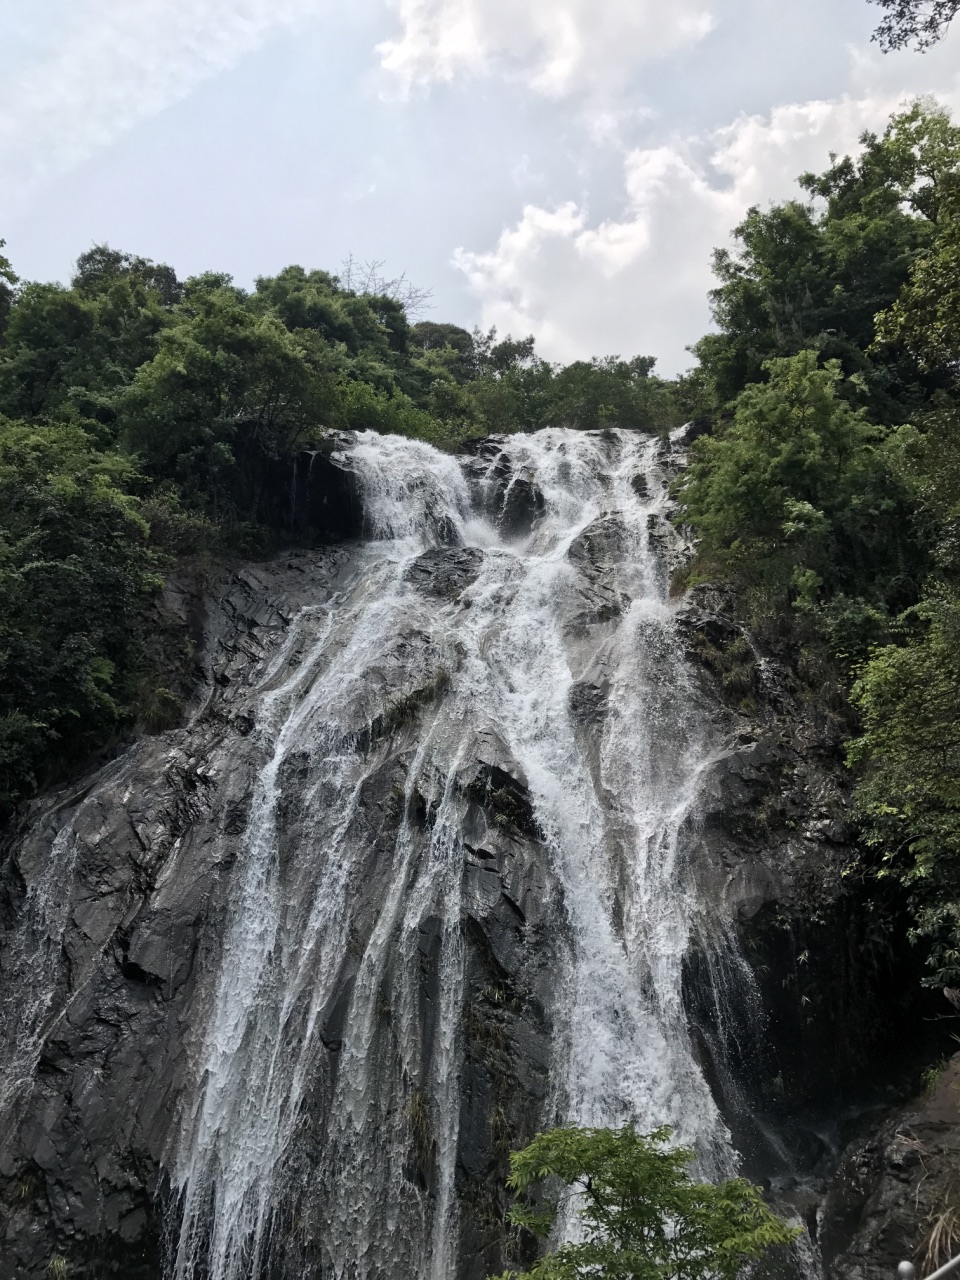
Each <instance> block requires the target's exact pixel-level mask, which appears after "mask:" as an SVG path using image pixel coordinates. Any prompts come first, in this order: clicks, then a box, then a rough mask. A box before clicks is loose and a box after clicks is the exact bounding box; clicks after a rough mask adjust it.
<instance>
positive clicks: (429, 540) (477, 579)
mask: <svg viewBox="0 0 960 1280" xmlns="http://www.w3.org/2000/svg"><path fill="white" fill-rule="evenodd" d="M662 448H663V446H662V445H661V443H660V442H659V441H657V440H654V439H651V438H650V437H647V436H644V435H641V434H638V433H634V432H628V431H619V430H610V431H605V432H602V433H601V432H585V433H578V432H572V431H565V430H552V429H551V430H545V431H540V432H538V433H537V434H535V435H529V436H513V437H509V438H505V439H502V440H498V441H496V442H495V443H494V444H493V445H491V446H490V447H489V448H488V450H487V452H485V453H481V454H480V455H479V456H477V457H472V458H453V457H450V456H448V455H444V454H441V453H439V452H437V451H436V450H434V449H432V448H431V447H429V446H428V445H426V444H423V443H420V442H415V441H409V440H404V439H401V438H398V437H389V436H378V435H375V434H373V433H370V432H367V433H362V434H359V435H357V436H356V437H354V438H350V439H349V440H347V441H345V442H344V443H343V445H342V449H341V454H340V457H339V461H340V463H341V464H342V465H343V466H346V467H347V468H349V469H350V470H351V471H352V472H353V473H354V474H355V477H356V482H357V484H358V486H359V489H360V491H361V493H362V499H363V508H364V513H365V521H366V526H367V530H368V533H369V540H368V541H366V542H365V543H364V544H363V546H362V547H361V548H360V549H359V550H358V552H357V555H356V557H355V558H354V559H353V560H352V562H351V567H350V568H349V571H347V572H345V574H344V577H343V580H342V581H341V582H340V583H339V584H338V588H339V589H338V594H337V595H336V596H335V597H334V599H333V600H331V601H328V602H326V603H324V604H322V605H317V606H315V607H308V608H306V609H305V610H304V611H303V612H302V613H301V615H300V616H299V617H298V618H297V619H296V620H295V621H294V623H293V624H292V626H291V628H290V632H289V635H288V637H287V640H286V644H285V646H284V647H283V649H282V651H281V652H280V653H279V654H278V655H277V657H276V658H275V660H274V661H273V662H272V664H271V665H270V667H269V669H268V670H267V671H266V672H265V674H264V677H263V679H262V681H261V684H260V687H259V689H258V690H257V691H256V695H255V720H256V727H255V729H254V739H255V747H256V750H257V752H258V753H259V759H260V761H261V764H260V769H259V776H258V780H257V783H256V787H255V791H254V794H253V795H252V797H251V798H250V801H249V804H248V808H247V814H248V816H247V819H246V825H245V828H244V829H243V831H242V833H241V834H240V835H239V836H232V837H229V843H230V856H231V862H232V865H231V869H230V872H229V874H230V875H231V877H232V880H231V884H232V888H231V900H232V916H231V919H230V922H229V926H228V931H227V936H226V939H225V942H224V947H223V954H222V960H221V963H220V971H219V975H218V976H217V977H216V980H215V990H214V991H213V994H212V1000H211V1012H210V1015H209V1023H208V1025H207V1026H206V1028H205V1032H204V1037H203V1043H202V1046H201V1048H200V1051H199V1054H198V1060H197V1063H196V1070H195V1072H194V1078H195V1085H194V1087H193V1090H192V1092H189V1093H188V1096H187V1097H186V1098H185V1099H184V1102H183V1110H182V1115H181V1117H180V1129H179V1137H178V1139H177V1145H176V1150H175V1151H174V1152H173V1155H172V1157H171V1161H170V1172H171V1180H172V1183H173V1186H174V1189H175V1191H176V1193H177V1197H178V1207H179V1212H180V1214H181V1218H180V1228H179V1239H178V1241H177V1242H176V1246H175V1250H174V1260H173V1264H172V1278H173V1280H196V1278H197V1277H199V1276H201V1275H203V1276H204V1277H209V1280H249V1278H250V1277H255V1276H259V1275H260V1274H261V1273H263V1272H264V1270H265V1268H266V1266H267V1260H268V1258H269V1254H270V1250H271V1248H272V1245H273V1242H274V1241H275V1240H276V1238H277V1237H278V1236H279V1235H282V1234H283V1233H285V1232H298V1233H300V1235H301V1236H302V1237H303V1238H304V1239H309V1240H310V1241H312V1242H313V1247H315V1249H316V1250H317V1251H318V1253H319V1256H321V1257H322V1259H323V1274H324V1276H327V1275H329V1276H331V1277H336V1278H337V1280H374V1278H375V1277H383V1278H385V1277H400V1276H410V1277H413V1276H417V1277H429V1280H450V1278H451V1277H453V1276H455V1275H456V1274H457V1269H458V1264H457V1257H458V1225H459V1224H458V1199H457V1153H458V1142H459V1137H460V1135H459V1132H458V1125H459V1117H460V1114H461V1101H462V1099H461V1058H462V1050H463V1038H464V1028H463V1004H464V981H465V979H464V965H465V958H464V957H465V950H464V948H465V943H464V928H463V911H464V904H463V874H464V872H463V868H464V859H465V857H466V855H467V852H468V836H467V835H465V828H464V821H465V814H466V812H467V809H468V804H469V795H468V792H469V785H468V784H469V781H470V779H471V777H472V776H473V774H471V770H473V771H474V773H475V771H476V761H477V759H478V758H479V755H480V754H482V752H483V751H485V750H487V746H488V744H489V743H491V742H492V743H495V744H496V749H497V751H499V752H500V753H501V754H502V756H503V757H504V758H507V759H509V760H510V761H512V762H513V768H514V773H515V774H516V775H517V776H519V777H521V778H522V783H523V786H524V787H526V788H527V790H528V792H529V796H530V799H531V802H532V806H533V813H534V816H535V823H536V828H537V835H538V838H539V840H540V841H541V844H542V849H543V858H544V860H545V867H546V868H547V870H548V871H549V874H550V876H551V877H553V880H554V881H555V882H556V884H557V886H558V892H559V895H560V899H561V901H562V911H561V916H560V919H559V921H558V926H557V927H558V931H559V933H560V935H561V937H560V943H559V950H558V954H561V955H562V957H563V963H562V966H561V970H562V971H558V972H557V973H556V975H555V999H554V1009H553V1011H552V1025H553V1044H552V1050H551V1064H550V1078H551V1087H550V1091H549V1096H548V1098H547V1100H546V1102H545V1105H544V1114H543V1115H542V1116H541V1117H540V1118H539V1119H540V1122H541V1123H542V1124H550V1123H554V1122H557V1121H564V1120H569V1121H574V1122H579V1123H584V1124H591V1125H606V1124H611V1125H619V1124H622V1123H624V1122H627V1121H633V1122H635V1123H636V1124H637V1125H638V1126H639V1127H640V1129H641V1130H644V1129H651V1128H653V1127H655V1126H656V1125H659V1124H664V1123H667V1124H670V1125H672V1126H673V1127H674V1130H675V1133H676V1136H677V1138H678V1139H679V1140H681V1141H684V1142H689V1143H691V1144H692V1145H693V1146H694V1147H695V1148H696V1150H697V1153H698V1157H699V1163H700V1167H701V1169H703V1170H704V1171H705V1172H707V1173H718V1172H723V1171H727V1170H729V1168H730V1161H731V1152H730V1147H729V1139H728V1135H727V1133H726V1130H725V1128H724V1125H723V1123H722V1121H721V1119H720V1117H719V1114H718V1112H717V1109H716V1106H715V1104H714V1101H713V1099H712V1097H711V1094H710V1090H709V1088H708V1087H707V1085H706V1083H705V1081H704V1079H703V1076H702V1074H701V1071H700V1069H699V1067H698V1065H697V1063H696V1061H695V1058H694V1054H693V1051H692V1048H691V1044H690V1040H689V1037H688V1033H687V1028H686V1024H685V1018H684V1012H683V1008H682V1003H681V968H682V962H683V958H684V954H685V952H686V951H687V949H688V946H689V943H690V941H691V937H692V934H693V931H694V930H695V929H698V928H701V927H704V913H705V908H703V907H702V906H701V905H700V904H699V903H698V899H697V894H696V892H695V888H694V878H693V876H692V873H691V867H690V856H689V853H690V846H691V841H692V840H695V836H693V837H692V836H691V832H693V831H694V829H695V816H696V806H697V796H698V786H699V783H700V779H701V777H702V775H703V774H704V771H705V770H706V769H707V768H708V767H709V765H710V764H711V762H712V760H713V759H714V758H715V752H716V744H715V742H714V741H713V737H712V733H711V728H710V724H709V721H708V718H707V716H706V713H705V712H704V711H703V709H702V706H701V703H700V700H699V699H698V697H697V695H696V692H695V690H694V688H693V685H692V682H691V678H690V676H689V674H688V672H687V669H686V666H685V662H684V658H683V653H682V646H681V644H680V641H679V639H678V635H677V632H676V629H675V621H674V605H673V604H672V603H671V601H670V599H669V590H668V586H669V584H668V577H669V555H670V547H671V544H673V543H674V542H675V540H676V535H675V533H674V532H673V530H672V529H671V527H670V525H669V523H668V521H667V519H666V515H667V506H668V497H667V488H666V479H665V475H664V470H663V462H662ZM524 502H525V503H526V505H527V511H526V517H525V519H523V520H520V521H519V524H518V522H517V521H516V520H514V519H513V518H512V517H511V518H510V519H508V518H507V514H508V513H509V512H510V511H513V510H514V509H516V508H518V507H522V506H523V503H524ZM445 558H446V559H447V560H450V561H451V562H453V561H455V562H456V564H457V565H460V566H461V567H463V566H465V568H464V569H463V573H462V574H461V579H460V580H459V581H458V585H457V587H456V590H454V589H450V590H445V591H441V590H438V591H434V592H432V593H429V592H424V591H422V590H420V589H419V588H418V585H417V574H418V572H419V570H420V568H422V567H424V566H427V567H429V566H430V565H433V564H435V563H439V564H442V563H443V562H444V560H445ZM585 691H586V693H585ZM586 695H589V697H590V698H592V699H593V701H594V704H595V709H596V714H595V715H593V718H592V719H590V718H589V717H585V716H584V714H582V710H581V709H578V708H579V704H580V702H581V701H582V699H583V697H584V696H586ZM398 733H399V734H405V735H407V739H408V740H409V741H408V745H407V747H406V749H405V750H404V752H403V754H402V758H401V759H400V762H399V764H397V765H396V773H395V777H394V781H393V785H392V791H391V792H390V793H389V794H387V795H386V796H385V797H384V799H383V801H382V807H383V813H384V814H385V815H387V814H388V811H389V815H390V820H389V821H388V820H387V818H386V816H385V817H384V819H383V821H382V822H381V823H380V824H379V825H377V824H375V823H373V822H372V821H371V816H370V814H371V809H370V806H369V805H368V804H365V803H362V802H361V800H362V797H364V796H365V795H366V794H367V792H368V790H369V789H370V787H371V786H372V785H373V783H372V779H373V777H374V773H375V771H376V770H377V769H379V768H381V767H382V765H383V755H382V752H380V745H379V744H381V743H382V742H383V741H384V740H385V739H387V738H389V737H390V735H391V734H398ZM223 838H224V841H225V842H226V841H227V840H228V837H226V836H224V837H223ZM425 956H426V957H428V959H429V964H430V965H431V966H433V969H431V972H435V986H434V988H433V996H432V997H431V1002H430V1009H429V1010H428V1013H426V1014H425V1012H424V1008H423V999H422V973H423V968H424V965H425V964H426V963H427V960H425ZM412 1165H416V1166H417V1169H418V1170H419V1173H417V1174H416V1176H414V1174H413V1173H411V1166H412ZM305 1178H310V1179H313V1180H315V1181H316V1184H317V1186H318V1187H320V1188H321V1190H322V1206H323V1208H322V1212H320V1213H319V1214H317V1215H315V1216H314V1217H309V1215H308V1219H309V1220H307V1219H305V1220H299V1221H297V1222H291V1221H290V1220H289V1215H288V1209H287V1206H288V1204H289V1203H293V1202H295V1201H296V1199H297V1195H296V1192H297V1188H298V1187H300V1186H302V1183H303V1180H304V1179H305Z"/></svg>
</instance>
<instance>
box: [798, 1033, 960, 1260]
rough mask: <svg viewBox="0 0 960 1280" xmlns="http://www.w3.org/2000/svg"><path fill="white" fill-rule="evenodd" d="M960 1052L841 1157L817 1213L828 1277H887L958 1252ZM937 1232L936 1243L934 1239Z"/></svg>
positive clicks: (946, 1258) (950, 1256)
mask: <svg viewBox="0 0 960 1280" xmlns="http://www.w3.org/2000/svg"><path fill="white" fill-rule="evenodd" d="M958 1169H960V1055H954V1057H953V1058H952V1059H951V1060H950V1061H949V1063H948V1064H946V1065H945V1068H944V1069H943V1071H942V1072H941V1074H940V1075H939V1077H938V1078H937V1079H936V1080H935V1081H934V1082H933V1083H932V1085H931V1087H930V1088H929V1089H928V1090H927V1092H926V1093H925V1094H924V1095H923V1096H921V1097H920V1098H918V1099H915V1100H914V1101H913V1102H912V1103H911V1104H909V1105H908V1106H907V1107H902V1108H898V1109H897V1110H895V1111H894V1112H893V1113H892V1114H890V1115H888V1116H887V1117H886V1118H885V1119H884V1120H883V1123H882V1124H880V1125H879V1127H876V1126H874V1127H872V1130H871V1131H868V1133H867V1134H866V1136H863V1137H859V1138H858V1139H856V1140H855V1141H854V1142H853V1143H851V1144H850V1146H849V1147H848V1148H847V1150H846V1151H845V1152H844V1154H843V1157H842V1159H841V1160H840V1163H839V1167H838V1169H837V1172H836V1174H835V1176H834V1178H833V1180H832V1183H831V1186H830V1190H829V1192H828V1194H827V1196H826V1198H825V1200H824V1202H823V1206H822V1209H821V1218H822V1223H823V1225H822V1228H821V1247H822V1252H823V1256H824V1262H825V1264H826V1267H825V1270H826V1277H827V1280H889V1277H891V1276H895V1275H896V1273H897V1266H898V1264H899V1263H900V1262H902V1261H904V1260H913V1261H915V1262H916V1263H917V1266H918V1270H920V1268H921V1264H925V1266H924V1267H923V1270H921V1274H923V1271H924V1270H925V1271H929V1270H930V1269H932V1268H936V1267H938V1266H941V1265H942V1264H943V1263H945V1262H947V1261H948V1260H949V1259H950V1258H952V1257H954V1256H955V1255H956V1253H957V1252H958V1240H957V1235H956V1230H957V1227H956V1223H957V1216H958V1214H960V1177H958ZM938 1227H939V1239H938Z"/></svg>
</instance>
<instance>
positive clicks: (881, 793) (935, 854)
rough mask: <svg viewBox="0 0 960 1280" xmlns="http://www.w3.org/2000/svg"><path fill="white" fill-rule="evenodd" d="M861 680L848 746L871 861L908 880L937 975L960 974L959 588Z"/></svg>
mask: <svg viewBox="0 0 960 1280" xmlns="http://www.w3.org/2000/svg"><path fill="white" fill-rule="evenodd" d="M899 630H900V633H901V639H902V640H903V641H904V642H903V643H901V644H898V645H887V646H885V647H884V648H882V649H879V650H876V651H875V652H874V653H873V655H872V657H871V659H870V661H869V662H868V663H867V664H866V665H865V666H864V667H863V669H862V671H861V674H860V678H859V679H858V680H857V682H856V684H855V685H854V688H853V700H854V702H855V704H856V705H857V707H858V708H859V710H860V712H861V715H862V717H863V732H862V734H861V735H860V736H859V737H858V738H857V739H856V740H855V741H854V742H853V743H852V745H851V747H850V762H851V764H853V765H855V766H857V767H858V769H859V770H860V773H861V781H860V784H859V787H858V790H857V802H858V806H859V809H860V812H861V814H862V816H863V819H864V824H865V831H866V838H867V841H868V844H869V846H870V847H871V848H872V849H873V850H874V853H875V857H876V862H875V863H874V864H873V869H874V870H875V871H877V872H878V873H879V874H880V875H881V876H893V877H895V878H896V879H898V880H900V881H901V882H902V883H903V884H904V885H905V886H906V888H907V891H908V894H909V903H910V906H911V908H912V911H913V914H914V927H913V930H912V937H913V938H914V940H915V941H919V942H922V943H923V945H924V946H925V949H926V951H927V963H928V966H929V968H930V976H929V978H928V979H927V982H928V984H929V985H933V986H943V985H956V984H957V983H960V598H958V597H957V596H956V594H955V593H953V592H944V593H942V594H940V595H938V596H935V597H933V598H931V599H929V600H927V601H925V602H924V603H923V604H921V605H919V606H917V607H916V608H915V609H914V610H912V611H911V612H910V613H909V614H907V615H905V616H904V618H903V619H902V620H901V623H900V628H899Z"/></svg>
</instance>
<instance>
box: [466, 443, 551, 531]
mask: <svg viewBox="0 0 960 1280" xmlns="http://www.w3.org/2000/svg"><path fill="white" fill-rule="evenodd" d="M463 452H465V453H466V454H468V456H469V457H470V458H471V459H472V462H471V463H468V473H469V474H470V476H471V478H472V480H473V482H474V490H475V495H476V500H477V502H478V505H479V506H480V507H481V508H482V509H483V510H484V511H485V512H486V513H487V515H488V516H489V517H490V518H491V519H492V520H493V522H494V523H495V524H496V526H497V528H498V530H499V532H500V534H501V536H502V537H504V538H525V537H527V536H528V535H529V534H530V533H531V532H532V531H533V529H534V528H535V527H536V524H537V521H538V520H539V519H540V517H541V516H542V515H543V512H544V509H545V503H544V497H543V494H542V493H541V491H540V489H539V487H538V486H537V484H536V483H535V482H534V480H533V479H532V477H530V476H529V475H523V474H517V473H515V472H514V470H513V464H512V462H511V460H510V458H509V457H508V455H507V454H506V453H505V452H504V451H503V446H502V444H501V443H500V441H499V440H497V439H496V438H488V439H484V440H470V441H467V443H466V444H465V445H464V446H463Z"/></svg>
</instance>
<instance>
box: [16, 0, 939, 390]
mask: <svg viewBox="0 0 960 1280" xmlns="http://www.w3.org/2000/svg"><path fill="white" fill-rule="evenodd" d="M880 16H881V10H879V9H878V8H877V7H876V5H873V4H868V3H867V2H866V0H669V3H667V2H666V0H522V2H520V0H350V3H346V2H345V0H339V2H338V0H31V3H30V4H29V5H27V4H25V3H23V2H22V0H0V237H2V238H4V239H5V240H6V241H7V247H6V249H5V250H4V252H5V253H6V254H7V255H8V257H9V258H10V259H11V261H12V264H13V266H14V268H15V269H16V270H17V272H18V273H19V275H20V276H21V277H22V278H24V279H40V280H61V281H64V282H66V281H68V280H69V277H70V274H71V268H72V264H73V262H74V261H75V259H76V257H77V256H78V254H80V253H82V252H84V251H85V250H86V249H88V248H90V246H91V245H94V244H99V243H104V242H105V243H108V244H110V245H111V246H113V247H114V248H116V249H122V250H125V251H127V252H131V253H136V254H140V255H142V256H144V257H149V258H153V259H155V260H157V261H163V262H168V263H170V265H172V266H173V267H174V268H175V269H176V270H177V273H178V274H179V275H180V276H181V277H185V276H188V275H191V274H194V273H197V272H200V271H206V270H212V271H225V272H229V273H230V274H232V275H233V277H234V279H235V280H236V281H237V283H238V284H241V285H243V286H245V287H249V286H251V285H252V283H253V281H254V280H255V279H256V277H257V276H259V275H270V274H272V273H274V272H276V271H278V270H279V269H280V268H282V267H284V266H286V265H288V264H289V263H291V262H298V263H300V264H302V265H303V266H305V267H322V268H324V269H326V270H329V271H334V272H336V271H338V270H340V268H341V264H342V263H343V262H344V261H345V260H346V259H347V258H348V257H350V256H352V257H353V259H354V260H355V261H357V262H365V261H376V262H381V263H383V267H382V268H381V271H382V274H384V275H386V276H387V277H396V276H400V275H401V274H403V275H405V277H406V278H407V279H408V280H409V281H411V282H412V283H413V284H415V285H416V286H418V287H419V288H422V289H427V290H430V291H431V299H430V309H429V310H427V311H425V312H424V313H423V314H422V316H421V318H423V319H430V320H436V321H449V322H452V323H455V324H461V325H464V326H465V327H467V328H472V327H473V325H475V324H479V325H480V326H481V327H482V328H483V329H485V330H486V329H488V328H490V327H491V326H493V325H496V326H497V329H498V332H499V333H500V334H501V336H504V335H506V334H507V333H511V334H513V336H515V337H517V336H521V335H525V334H527V333H533V334H534V335H535V337H536V339H537V349H538V350H539V352H540V354H541V355H542V356H544V357H546V358H548V359H551V360H557V361H563V362H568V361H570V360H575V359H584V358H588V357H590V356H593V355H597V356H604V355H614V354H615V355H620V356H623V357H624V358H630V357H632V356H634V355H653V356H656V357H657V362H658V363H657V369H658V372H660V373H662V374H664V375H666V376H672V375H674V374H676V373H678V372H680V371H681V370H683V369H684V368H686V367H688V366H689V365H690V364H691V363H692V359H691V357H690V355H689V353H688V352H687V350H686V348H687V347H688V346H689V345H690V344H691V343H693V342H695V341H696V340H697V338H699V337H700V336H701V335H702V334H703V333H704V332H705V331H706V330H707V329H708V328H709V325H710V315H709V306H708V298H707V292H708V290H709V289H710V287H711V284H712V276H711V269H710V260H711V252H712V250H713V248H714V247H716V246H722V245H728V244H730V243H731V242H730V232H731V230H732V228H733V227H734V226H735V225H736V224H737V222H738V221H739V220H740V218H741V217H742V216H743V214H744V213H745V212H746V210H747V209H748V208H749V207H750V206H752V205H760V206H765V205H767V204H769V203H771V202H772V201H776V200H782V199H785V198H788V197H790V196H791V195H793V194H796V193H797V188H796V185H795V180H796V177H797V176H798V175H799V174H800V173H802V172H804V171H806V170H809V169H816V170H819V169H823V168H825V167H826V165H827V164H828V163H829V154H830V153H831V152H841V153H843V152H849V151H852V150H855V149H856V146H857V139H858V137H859V136H860V134H861V133H862V132H863V130H864V129H874V130H882V128H883V127H884V124H885V122H886V121H887V119H888V118H889V116H890V114H891V113H892V112H894V111H895V110H897V109H898V107H899V106H901V105H902V104H904V103H905V102H907V101H909V100H911V99H912V98H915V97H917V96H918V95H930V94H932V95H935V96H936V97H937V98H938V99H939V100H940V101H941V102H942V103H944V105H946V106H947V107H949V108H950V109H951V110H953V111H954V113H955V115H956V116H957V117H958V118H960V21H958V22H956V23H955V24H954V30H952V31H951V33H950V34H949V35H948V37H947V39H946V40H945V41H944V42H943V43H942V44H941V45H939V46H937V47H936V48H935V49H933V50H931V51H930V52H928V53H925V54H918V53H915V52H912V51H904V52H900V53H897V54H886V55H884V54H882V53H881V52H880V51H879V49H878V46H877V45H876V44H874V43H871V41H870V34H871V31H872V30H873V28H874V27H875V26H876V24H877V22H878V20H879V17H880Z"/></svg>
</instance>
